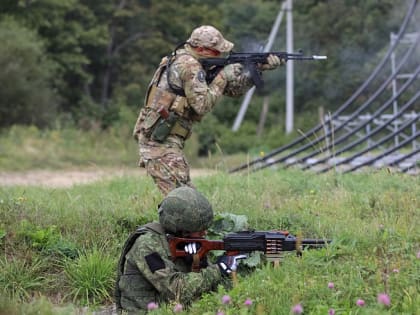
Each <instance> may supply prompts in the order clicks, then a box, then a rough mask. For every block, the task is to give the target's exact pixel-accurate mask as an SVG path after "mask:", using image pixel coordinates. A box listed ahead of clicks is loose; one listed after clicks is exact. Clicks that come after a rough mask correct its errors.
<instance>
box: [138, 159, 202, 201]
mask: <svg viewBox="0 0 420 315" xmlns="http://www.w3.org/2000/svg"><path fill="white" fill-rule="evenodd" d="M145 167H146V170H147V174H149V175H150V176H151V177H152V178H153V181H154V182H155V184H156V185H157V187H158V188H159V190H160V191H161V192H162V193H163V194H164V195H165V196H166V195H167V194H168V193H169V192H170V191H171V190H172V189H174V188H176V187H180V186H190V187H193V188H194V186H193V185H192V183H191V178H190V168H189V166H188V163H187V161H186V160H185V157H184V156H183V155H180V154H176V153H173V152H171V153H167V154H165V155H163V156H162V157H159V158H155V159H151V160H148V161H147V162H146V165H145Z"/></svg>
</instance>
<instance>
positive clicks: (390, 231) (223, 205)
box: [0, 170, 420, 315]
mask: <svg viewBox="0 0 420 315" xmlns="http://www.w3.org/2000/svg"><path fill="white" fill-rule="evenodd" d="M195 184H196V186H197V188H198V189H199V190H200V191H201V192H203V193H204V194H205V195H206V196H207V197H208V198H209V200H210V201H211V203H212V204H213V207H214V210H215V212H216V213H224V212H230V213H234V214H243V215H246V216H247V217H248V223H249V226H250V227H251V228H255V229H274V228H276V229H287V230H289V231H290V232H291V233H294V234H297V233H301V234H302V235H303V236H304V237H311V238H312V237H314V238H315V237H317V238H323V237H325V238H331V239H333V240H334V241H333V243H332V245H331V246H329V247H328V248H326V249H322V250H316V251H307V252H304V254H303V257H301V258H299V257H296V256H294V255H293V254H287V255H285V258H284V259H283V261H282V262H281V265H280V267H279V268H272V267H270V266H269V265H263V266H259V267H258V268H257V269H256V270H255V271H254V272H252V273H251V274H249V275H246V276H245V275H240V276H239V281H238V284H237V285H236V286H235V287H234V288H233V289H231V290H226V289H224V288H219V290H218V292H216V293H212V294H208V295H205V296H204V297H203V298H202V299H200V300H199V301H196V302H195V303H193V305H192V307H191V308H190V310H189V313H190V314H205V313H208V314H215V313H216V312H217V310H219V309H220V310H223V311H224V312H225V314H247V313H249V314H289V313H290V309H291V307H292V306H293V305H295V304H297V303H301V305H302V307H303V309H304V314H328V310H329V309H330V308H333V309H335V310H336V314H414V315H418V314H419V313H418V310H419V309H420V293H419V288H420V259H418V258H416V255H417V253H418V252H419V251H420V229H419V222H420V193H419V192H420V182H419V179H418V178H416V177H413V176H407V175H401V174H392V173H388V172H365V173H358V174H348V175H338V174H332V173H331V174H326V175H315V174H312V173H310V172H300V171H294V170H287V171H281V170H277V171H273V170H264V171H261V172H258V173H253V174H244V175H228V174H226V173H218V174H216V175H212V176H208V177H202V178H197V179H196V180H195ZM160 199H161V196H160V193H159V192H158V190H157V189H156V187H155V186H154V185H153V183H152V181H151V180H150V178H147V177H136V176H132V177H129V176H126V177H119V178H115V179H109V180H104V181H100V182H96V183H93V184H89V185H78V186H74V187H72V188H66V189H52V188H51V189H49V188H39V187H7V188H5V187H2V188H0V222H1V226H0V231H2V233H0V235H3V237H1V238H0V240H1V244H0V245H1V248H2V251H3V258H2V259H1V264H0V267H1V274H2V277H1V278H0V287H1V288H4V289H3V294H5V295H7V296H8V297H9V298H10V299H12V298H13V301H15V302H14V303H15V304H13V303H12V307H15V308H17V307H18V306H17V305H20V302H21V301H24V302H26V303H34V301H38V300H39V299H40V297H44V298H45V299H48V300H49V301H51V302H54V303H55V304H58V305H59V306H61V305H62V306H65V305H66V303H69V302H72V303H74V304H75V305H76V306H80V305H90V306H95V305H99V304H109V303H110V296H112V288H111V287H112V283H113V280H114V277H115V268H116V264H117V260H118V257H119V252H120V250H121V246H122V244H123V242H124V241H125V239H126V237H127V236H128V234H129V233H130V232H131V231H133V229H134V228H135V226H136V225H138V224H142V223H145V222H148V221H150V220H155V219H157V211H156V208H157V205H158V204H159V202H160ZM99 249H100V250H99ZM75 251H76V252H77V253H78V254H77V255H74V252H75ZM81 253H82V254H81ZM100 262H103V264H100ZM13 270H15V271H13ZM18 270H23V271H24V272H19V271H18ZM14 274H16V275H17V274H19V276H16V277H17V280H14V283H17V284H16V285H14V286H12V285H10V281H11V280H10V279H12V275H14ZM51 280H53V281H51ZM329 282H333V283H334V288H333V289H330V288H328V287H327V285H328V283H329ZM381 292H386V293H387V294H389V295H390V297H391V305H390V307H384V306H382V305H379V304H378V303H377V301H376V298H377V294H378V293H381ZM223 295H229V296H231V298H232V303H231V304H229V305H222V304H221V297H222V296H223ZM247 298H249V299H251V300H252V301H253V304H252V306H251V307H250V308H249V309H248V308H247V307H245V306H244V305H243V302H244V301H245V300H246V299H247ZM357 299H363V300H364V301H365V303H366V305H365V307H359V306H357V305H356V301H357ZM4 305H6V306H7V305H8V306H7V307H9V308H10V307H11V306H10V305H9V304H7V303H5V304H4ZM13 305H14V306H13ZM23 305H26V304H23ZM6 306H4V307H6ZM1 307H2V306H0V310H1ZM43 307H45V303H44V304H43ZM54 309H56V308H54ZM154 312H155V313H156V314H172V306H168V307H163V306H161V307H160V308H159V310H157V311H154ZM0 313H1V312H0ZM184 313H187V312H184Z"/></svg>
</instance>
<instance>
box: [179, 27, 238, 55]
mask: <svg viewBox="0 0 420 315" xmlns="http://www.w3.org/2000/svg"><path fill="white" fill-rule="evenodd" d="M187 43H189V44H190V45H191V46H194V47H197V46H199V47H205V48H211V49H215V50H217V51H220V52H222V53H223V52H229V51H231V50H232V48H233V43H231V42H230V41H228V40H226V39H225V38H224V37H223V35H222V33H220V32H219V30H217V29H216V28H215V27H213V26H210V25H203V26H200V27H197V28H196V29H194V30H193V31H192V33H191V36H190V38H189V39H188V40H187Z"/></svg>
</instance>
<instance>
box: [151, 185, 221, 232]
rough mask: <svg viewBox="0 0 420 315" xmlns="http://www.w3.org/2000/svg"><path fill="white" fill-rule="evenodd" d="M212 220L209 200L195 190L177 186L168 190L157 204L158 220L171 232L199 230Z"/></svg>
mask: <svg viewBox="0 0 420 315" xmlns="http://www.w3.org/2000/svg"><path fill="white" fill-rule="evenodd" d="M212 221H213V209H212V207H211V204H210V202H209V201H208V200H207V198H206V197H204V196H203V195H202V194H201V193H200V192H198V191H197V190H195V189H193V188H191V187H188V186H183V187H178V188H175V189H174V190H172V191H171V192H169V194H168V195H167V196H166V197H165V199H163V201H162V203H161V204H160V206H159V222H160V224H161V225H162V226H163V228H164V229H165V230H166V231H168V232H171V233H174V234H176V233H179V232H200V231H204V230H206V229H207V228H208V227H209V226H210V225H211V223H212Z"/></svg>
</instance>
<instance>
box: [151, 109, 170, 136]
mask: <svg viewBox="0 0 420 315" xmlns="http://www.w3.org/2000/svg"><path fill="white" fill-rule="evenodd" d="M156 114H158V113H156ZM158 115H159V114H158ZM176 121H177V117H176V114H175V113H174V112H170V113H169V117H168V118H163V117H161V118H160V119H159V121H158V123H157V124H156V126H155V127H154V128H153V132H152V134H151V136H150V138H151V139H152V140H153V141H157V142H163V141H165V140H166V138H168V136H169V135H170V134H171V131H172V129H173V127H174V126H175V124H176Z"/></svg>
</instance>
